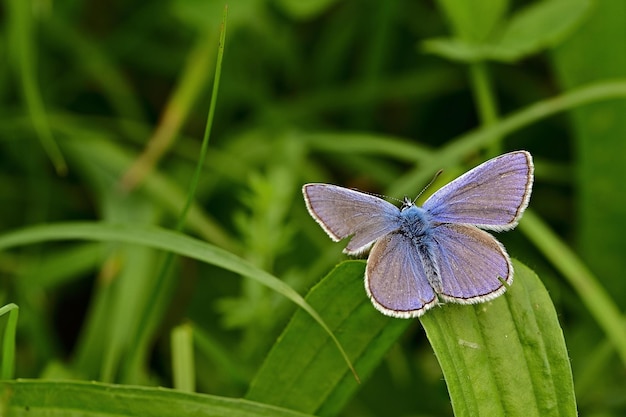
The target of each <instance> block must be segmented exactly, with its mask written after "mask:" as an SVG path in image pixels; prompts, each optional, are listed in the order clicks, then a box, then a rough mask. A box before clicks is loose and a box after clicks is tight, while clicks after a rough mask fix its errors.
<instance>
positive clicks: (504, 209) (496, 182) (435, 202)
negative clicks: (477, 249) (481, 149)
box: [423, 151, 533, 231]
mask: <svg viewBox="0 0 626 417" xmlns="http://www.w3.org/2000/svg"><path fill="white" fill-rule="evenodd" d="M532 184H533V161H532V157H531V155H530V153H528V152H526V151H517V152H510V153H507V154H504V155H501V156H498V157H496V158H493V159H490V160H488V161H487V162H485V163H483V164H482V165H479V166H477V167H476V168H474V169H472V170H470V171H468V172H466V173H465V174H463V175H461V176H460V177H458V178H457V179H455V180H454V181H452V182H450V183H448V184H447V185H445V186H443V187H442V188H441V189H439V190H438V191H437V192H436V193H434V194H433V195H432V196H431V197H430V198H429V199H428V200H426V202H425V203H424V206H423V208H424V209H426V210H427V211H428V212H429V213H430V214H431V216H432V219H433V221H435V222H441V223H461V224H473V225H475V226H478V227H480V228H483V229H489V230H498V231H501V230H509V229H512V228H513V227H515V226H516V225H517V223H518V222H519V219H520V217H521V216H522V213H523V212H524V210H525V209H526V206H528V201H529V200H530V192H531V188H532Z"/></svg>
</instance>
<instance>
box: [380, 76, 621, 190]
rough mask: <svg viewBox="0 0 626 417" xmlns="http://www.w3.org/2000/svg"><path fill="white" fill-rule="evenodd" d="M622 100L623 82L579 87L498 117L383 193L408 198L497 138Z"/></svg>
mask: <svg viewBox="0 0 626 417" xmlns="http://www.w3.org/2000/svg"><path fill="white" fill-rule="evenodd" d="M616 98H622V99H623V98H626V80H625V79H618V80H612V81H603V82H597V83H593V84H589V85H586V86H584V87H580V88H578V89H575V90H572V91H570V92H567V93H565V94H562V95H560V96H557V97H554V98H550V99H547V100H542V101H539V102H537V103H535V104H532V105H530V106H528V107H527V108H525V109H523V110H520V111H518V112H515V113H513V114H511V115H509V116H506V117H502V118H501V119H500V120H499V121H498V122H497V123H495V124H493V125H490V126H489V127H487V128H484V129H480V130H477V131H473V132H469V133H467V134H464V135H462V136H459V137H458V138H456V139H454V140H452V141H451V142H449V143H448V144H447V145H445V146H443V147H442V148H440V150H438V151H436V152H433V154H432V157H431V158H430V159H429V160H428V161H427V162H425V163H423V164H419V165H417V166H416V167H415V168H413V169H412V170H409V171H408V172H407V173H406V174H405V175H403V176H402V177H400V178H398V179H397V180H396V181H395V183H394V184H393V185H392V186H391V187H389V189H388V190H387V191H386V192H385V194H386V195H390V196H402V195H406V194H408V195H412V194H415V193H416V190H420V189H421V187H422V186H423V185H424V184H426V183H427V182H428V180H429V179H430V178H431V177H432V175H433V174H434V173H435V172H437V171H438V170H439V169H446V168H449V167H451V166H454V165H455V164H458V163H459V162H460V161H461V160H462V159H463V158H464V157H466V156H467V155H469V154H471V153H472V152H475V151H476V150H477V149H480V148H482V147H485V146H488V145H491V144H492V143H494V142H497V141H498V140H499V138H501V137H503V136H505V135H508V134H510V133H513V132H516V131H518V130H521V129H522V128H524V127H527V126H530V125H532V124H533V123H536V122H538V121H540V120H543V119H546V118H548V117H550V116H553V115H555V114H557V113H559V112H562V111H565V110H570V109H573V108H576V107H578V106H582V105H584V104H589V103H595V102H599V101H606V100H611V99H616Z"/></svg>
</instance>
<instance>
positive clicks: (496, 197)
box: [303, 151, 533, 318]
mask: <svg viewBox="0 0 626 417" xmlns="http://www.w3.org/2000/svg"><path fill="white" fill-rule="evenodd" d="M532 182H533V164H532V158H531V156H530V154H529V153H528V152H525V151H517V152H511V153H508V154H504V155H501V156H499V157H497V158H494V159H491V160H489V161H487V162H485V163H483V164H482V165H480V166H478V167H476V168H474V169H472V170H470V171H469V172H467V173H465V174H464V175H462V176H461V177H459V178H457V179H455V180H454V181H452V182H450V183H449V184H447V185H445V186H444V187H442V188H441V189H439V190H438V191H437V192H435V193H434V194H433V195H432V196H431V197H430V198H429V199H428V200H427V201H426V202H425V203H424V205H423V206H422V207H418V206H416V205H415V204H413V202H412V201H411V200H410V199H408V198H405V199H404V203H403V205H402V207H401V208H398V207H396V206H394V205H393V204H391V203H389V202H387V201H385V200H382V199H380V198H378V197H375V196H372V195H369V194H365V193H361V192H359V191H355V190H350V189H347V188H343V187H339V186H336V185H330V184H306V185H305V186H304V187H303V193H304V197H305V202H306V205H307V208H308V210H309V212H310V213H311V215H312V216H313V218H314V219H315V220H316V221H317V222H318V223H319V224H320V225H321V226H322V228H323V229H324V230H325V231H326V232H327V233H328V235H329V236H330V237H331V238H332V239H333V240H335V241H338V240H341V239H344V238H346V237H349V236H351V239H350V241H349V242H348V245H347V246H346V249H345V250H344V251H345V252H347V253H348V254H356V253H360V252H363V251H365V250H366V249H368V248H369V247H370V246H371V251H370V254H369V258H368V262H367V267H366V272H365V289H366V292H367V294H368V295H369V297H370V299H371V301H372V303H373V304H374V306H375V307H376V308H377V309H378V310H379V311H381V312H382V313H383V314H386V315H390V316H394V317H403V318H408V317H417V316H420V315H422V314H423V313H424V312H425V311H426V310H428V309H429V308H431V307H433V306H435V305H437V304H438V303H439V302H440V301H447V302H456V303H461V304H470V303H477V302H482V301H487V300H490V299H492V298H495V297H497V296H498V295H500V294H502V293H503V292H504V291H505V290H506V286H505V284H506V285H510V284H511V283H512V280H513V267H512V265H511V261H510V259H509V256H508V254H507V253H506V250H505V249H504V247H503V246H502V245H501V244H500V243H499V242H498V241H497V240H496V239H495V238H494V237H493V236H492V235H490V234H489V233H487V232H485V231H484V230H481V229H487V230H496V231H502V230H509V229H511V228H513V227H515V226H516V225H517V222H518V221H519V219H520V217H521V215H522V213H523V211H524V209H525V208H526V206H527V205H528V201H529V199H530V192H531V189H532ZM372 245H373V246H372Z"/></svg>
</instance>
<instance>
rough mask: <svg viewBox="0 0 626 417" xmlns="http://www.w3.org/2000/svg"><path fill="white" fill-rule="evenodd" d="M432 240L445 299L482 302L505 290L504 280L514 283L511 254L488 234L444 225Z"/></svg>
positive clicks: (439, 227) (465, 226) (463, 227)
mask: <svg viewBox="0 0 626 417" xmlns="http://www.w3.org/2000/svg"><path fill="white" fill-rule="evenodd" d="M432 238H433V242H434V244H433V245H432V251H433V256H434V259H435V260H436V264H437V266H438V269H439V276H440V280H441V289H440V290H439V291H440V296H441V297H442V298H443V299H445V300H448V301H454V302H457V303H462V304H471V303H479V302H482V301H487V300H491V299H493V298H495V297H497V296H498V295H500V294H502V293H503V292H504V291H506V286H505V285H504V284H503V283H502V281H504V282H506V283H507V284H509V285H510V284H511V283H512V282H513V265H511V260H510V259H509V255H508V254H507V253H506V250H505V249H504V247H503V246H502V245H501V244H500V242H498V241H497V240H496V239H495V238H494V237H493V236H492V235H490V234H489V233H487V232H485V231H483V230H480V229H478V228H477V227H474V226H467V225H461V224H441V225H438V226H436V227H434V228H433V232H432ZM499 278H500V279H502V281H500V279H499Z"/></svg>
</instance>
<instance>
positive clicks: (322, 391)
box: [246, 261, 412, 416]
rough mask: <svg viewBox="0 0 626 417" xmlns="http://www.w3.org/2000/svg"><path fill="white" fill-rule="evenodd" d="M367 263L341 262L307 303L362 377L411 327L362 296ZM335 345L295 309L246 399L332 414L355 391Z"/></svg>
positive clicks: (312, 291)
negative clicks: (391, 317)
mask: <svg viewBox="0 0 626 417" xmlns="http://www.w3.org/2000/svg"><path fill="white" fill-rule="evenodd" d="M364 272H365V262H363V261H347V262H343V263H341V264H339V265H338V266H337V267H336V268H335V269H334V270H332V271H331V272H330V273H329V274H328V275H327V276H326V277H325V278H324V279H323V280H322V281H320V282H319V283H318V284H317V285H316V286H315V287H313V289H312V290H311V291H310V292H309V294H308V295H307V297H306V300H307V302H309V303H310V304H311V306H312V307H313V308H314V309H315V310H316V311H318V312H319V313H320V316H322V318H323V319H324V321H325V322H326V323H328V325H329V327H330V329H331V330H332V331H333V332H335V333H336V334H337V335H338V337H339V341H340V342H341V344H342V346H344V347H345V349H346V352H347V353H348V355H349V356H350V358H351V360H352V361H353V363H354V366H355V368H356V369H357V372H358V373H359V375H360V376H361V377H362V378H366V377H367V376H368V375H369V374H370V373H371V372H372V371H373V370H374V369H375V367H376V366H377V365H378V364H379V363H380V361H381V359H382V357H383V355H384V354H385V353H386V352H387V350H388V349H389V348H390V347H391V345H392V344H393V343H394V342H395V341H396V340H397V339H398V337H399V336H400V335H401V334H402V333H403V332H404V330H405V329H406V328H407V327H408V326H409V325H410V324H411V323H412V322H411V321H410V320H393V319H390V318H389V317H385V316H383V315H382V314H380V313H379V312H378V311H376V310H375V309H374V307H373V306H372V305H371V303H370V301H369V300H368V298H367V296H366V295H365V289H364V287H363V274H364ZM334 350H335V348H334V343H333V341H332V340H331V339H330V338H329V337H328V336H327V335H325V334H324V332H323V331H322V329H320V327H319V326H317V325H316V324H315V322H314V321H313V320H312V319H311V317H309V316H308V315H306V314H302V312H300V311H297V312H296V313H295V314H294V316H293V318H292V319H291V321H290V323H289V325H288V326H287V328H286V329H285V331H284V332H283V334H282V335H281V336H280V337H279V338H278V340H277V341H276V344H275V345H274V347H273V348H272V350H271V352H270V353H269V355H268V356H267V358H266V360H265V362H264V364H263V366H262V367H261V369H260V370H259V372H258V373H257V375H256V377H255V378H254V380H253V382H252V384H251V386H250V389H249V391H248V393H247V394H246V398H247V399H250V400H253V401H259V402H263V403H268V404H274V405H276V406H279V407H286V408H290V409H294V410H298V411H302V412H305V413H315V414H317V415H321V416H327V415H328V416H330V415H336V414H337V413H338V412H339V411H340V410H341V408H342V407H343V406H344V405H345V403H346V402H347V401H348V400H349V399H350V398H351V397H352V395H353V394H354V393H355V391H356V390H357V389H358V388H359V385H358V384H357V382H356V381H355V380H354V378H352V375H351V374H350V372H349V369H348V368H347V367H346V366H344V365H342V363H341V361H340V360H339V358H338V357H337V355H336V353H335V352H334Z"/></svg>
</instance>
